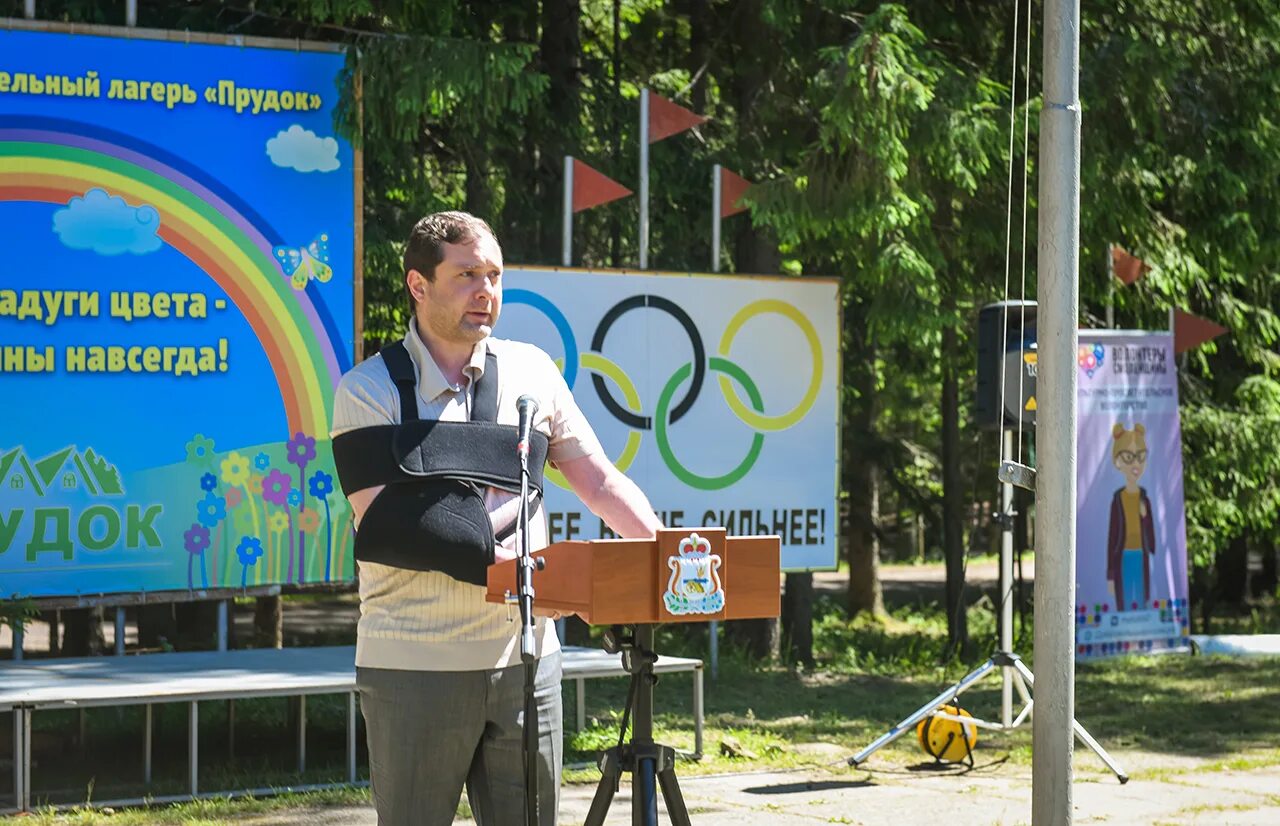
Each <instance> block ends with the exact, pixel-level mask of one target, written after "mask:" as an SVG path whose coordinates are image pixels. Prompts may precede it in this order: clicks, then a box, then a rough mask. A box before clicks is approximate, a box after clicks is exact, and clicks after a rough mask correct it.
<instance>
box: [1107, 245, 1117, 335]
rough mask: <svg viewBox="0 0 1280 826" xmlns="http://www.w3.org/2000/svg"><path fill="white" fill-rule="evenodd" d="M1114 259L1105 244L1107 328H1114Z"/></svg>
mask: <svg viewBox="0 0 1280 826" xmlns="http://www.w3.org/2000/svg"><path fill="white" fill-rule="evenodd" d="M1115 304H1116V259H1115V257H1114V256H1113V255H1112V254H1111V245H1110V244H1107V329H1108V330H1114V329H1115V328H1116V306H1115Z"/></svg>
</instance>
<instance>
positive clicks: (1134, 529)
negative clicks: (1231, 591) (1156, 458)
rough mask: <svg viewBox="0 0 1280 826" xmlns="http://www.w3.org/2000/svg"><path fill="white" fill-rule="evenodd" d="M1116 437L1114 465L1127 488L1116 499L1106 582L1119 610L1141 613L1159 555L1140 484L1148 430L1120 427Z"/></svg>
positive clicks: (1148, 502) (1148, 503)
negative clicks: (1152, 563)
mask: <svg viewBox="0 0 1280 826" xmlns="http://www.w3.org/2000/svg"><path fill="white" fill-rule="evenodd" d="M1111 435H1112V441H1111V462H1112V464H1114V465H1115V467H1116V470H1118V471H1120V473H1121V474H1122V475H1123V476H1124V486H1123V487H1121V488H1119V489H1118V490H1117V491H1116V492H1115V495H1114V496H1112V498H1111V524H1110V528H1109V529H1108V531H1107V581H1108V584H1109V588H1110V593H1111V598H1112V602H1113V604H1114V605H1115V606H1116V609H1117V610H1119V611H1125V610H1136V609H1138V608H1144V607H1146V606H1147V605H1148V604H1149V603H1150V601H1151V561H1152V558H1153V557H1154V556H1155V553H1156V532H1155V523H1154V520H1153V518H1152V511H1151V499H1150V498H1149V497H1148V496H1147V490H1146V488H1143V487H1141V486H1139V484H1138V480H1140V479H1141V478H1142V474H1143V473H1145V472H1146V469H1147V430H1146V428H1145V427H1143V425H1142V424H1141V423H1136V424H1134V426H1133V429H1132V430H1127V429H1126V428H1125V426H1124V425H1123V424H1121V423H1119V422H1117V423H1116V425H1115V427H1114V428H1112V431H1111Z"/></svg>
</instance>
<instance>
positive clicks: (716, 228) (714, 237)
mask: <svg viewBox="0 0 1280 826" xmlns="http://www.w3.org/2000/svg"><path fill="white" fill-rule="evenodd" d="M720 191H721V190H720V164H715V165H714V166H712V167H711V271H712V272H720ZM713 622H714V620H713Z"/></svg>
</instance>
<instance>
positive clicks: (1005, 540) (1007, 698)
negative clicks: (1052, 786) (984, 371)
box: [1000, 345, 1021, 728]
mask: <svg viewBox="0 0 1280 826" xmlns="http://www.w3.org/2000/svg"><path fill="white" fill-rule="evenodd" d="M1019 346H1021V345H1019ZM1019 367H1021V365H1019ZM1000 416H1001V417H1002V418H1003V416H1004V411H1003V410H1002V411H1001V412H1000ZM1002 429H1003V431H1004V435H1003V438H1004V456H1005V459H1006V460H1009V458H1010V457H1012V456H1013V431H1012V430H1010V429H1009V426H1008V424H1007V423H1004V424H1002ZM1012 651H1013V485H1011V484H1009V483H1008V482H1005V483H1003V484H1001V485H1000V653H1002V654H1008V653H1011V652H1012ZM1000 724H1001V725H1003V726H1004V727H1005V728H1010V727H1011V726H1012V725H1013V667H1012V666H1008V665H1006V666H1002V667H1001V669H1000Z"/></svg>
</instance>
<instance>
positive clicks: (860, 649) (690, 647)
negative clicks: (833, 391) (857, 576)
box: [0, 600, 1280, 826]
mask: <svg viewBox="0 0 1280 826" xmlns="http://www.w3.org/2000/svg"><path fill="white" fill-rule="evenodd" d="M968 619H969V628H970V633H971V635H973V637H974V639H975V645H974V646H973V650H972V651H971V652H970V653H969V654H968V655H967V656H964V657H960V658H956V659H952V660H950V661H947V662H943V660H942V655H943V653H944V651H945V648H946V623H945V618H944V617H943V615H942V614H941V612H940V611H938V610H937V608H936V606H928V605H926V606H914V607H912V608H910V609H906V608H902V609H898V610H895V611H894V612H893V613H892V614H891V615H890V616H889V617H887V618H886V619H884V620H880V621H873V620H868V619H858V620H855V621H852V622H851V621H849V620H847V619H846V618H845V617H844V616H843V614H842V612H841V610H840V609H839V607H838V606H836V605H835V604H834V603H832V602H830V601H827V600H823V601H820V603H819V605H818V619H817V620H816V622H815V649H816V654H817V657H818V664H817V667H816V668H814V669H810V670H805V669H799V668H791V667H787V666H766V665H762V664H760V663H757V662H752V661H751V660H749V659H748V658H746V657H745V656H743V655H742V654H741V653H740V652H738V651H737V650H736V649H734V648H733V646H732V644H731V643H730V642H729V641H728V640H727V639H726V640H725V642H724V643H723V644H722V646H721V660H720V666H719V677H718V679H716V680H714V681H713V680H712V679H711V678H710V675H709V674H708V675H707V676H706V703H705V710H706V733H705V743H704V751H705V752H706V754H705V756H704V757H703V759H702V760H701V761H698V762H692V761H682V762H681V764H680V768H679V771H680V773H681V774H682V775H696V774H711V773H723V772H735V771H756V770H763V769H772V770H786V769H799V768H822V767H829V768H833V769H835V770H839V771H844V761H843V757H844V756H846V755H851V754H853V753H855V752H856V751H858V750H860V749H861V748H863V747H865V746H866V745H867V744H868V743H870V742H871V741H872V740H874V739H875V738H876V737H878V736H880V735H881V734H882V733H883V732H884V731H886V730H887V729H888V728H889V726H891V725H892V724H894V723H896V722H898V721H899V720H900V719H902V718H903V717H905V716H906V715H907V714H909V713H910V712H912V711H913V710H915V709H916V708H917V707H918V706H920V705H922V704H924V703H925V702H926V701H928V700H929V699H930V698H932V697H933V696H935V695H936V694H937V693H938V692H939V691H940V690H941V689H942V688H944V687H945V686H947V685H949V684H951V683H953V682H955V681H956V680H958V679H959V678H960V677H962V676H963V675H964V674H966V673H967V672H968V671H969V670H970V669H971V668H972V667H973V666H975V665H976V664H978V663H980V662H982V661H983V660H985V658H986V656H987V651H988V648H989V647H990V644H991V641H992V640H993V639H994V636H995V628H994V623H993V621H992V612H991V610H990V608H989V607H987V606H986V605H985V604H983V603H979V604H978V605H976V606H975V607H973V608H971V609H970V611H969V615H968ZM1250 621H1253V620H1252V619H1251V620H1250ZM1257 621H1259V622H1262V623H1269V622H1271V621H1272V617H1271V615H1270V614H1268V615H1265V616H1260V617H1259V618H1258V620H1257ZM1027 637H1028V638H1029V637H1030V629H1029V628H1028V629H1027ZM656 647H657V648H658V650H659V651H661V652H662V653H667V654H675V655H690V656H701V657H704V658H705V656H706V651H707V637H706V627H705V626H683V627H674V626H669V627H666V628H663V629H661V630H660V632H659V634H658V640H657V644H656ZM1021 653H1022V654H1023V655H1024V657H1026V658H1027V660H1028V662H1029V664H1030V665H1031V666H1032V668H1033V669H1034V652H1032V651H1030V650H1029V645H1027V646H1025V647H1022V648H1021ZM626 692H627V681H626V680H622V679H617V680H589V681H587V707H586V709H585V711H586V715H587V718H588V724H587V727H586V730H585V731H582V732H574V731H567V736H566V750H565V763H566V765H572V764H579V763H587V764H591V767H589V768H585V769H582V768H572V769H570V770H568V771H566V780H567V781H569V782H575V783H591V784H594V783H595V782H596V781H597V780H598V778H599V773H598V771H597V770H596V769H595V768H594V762H595V759H596V756H597V754H598V753H599V751H600V750H602V749H606V748H608V747H610V746H612V745H614V744H616V742H617V739H618V724H619V722H620V717H621V710H622V706H623V704H624V702H625V700H626ZM691 694H692V676H691V675H689V674H672V675H664V676H663V677H662V678H661V681H660V683H659V684H658V685H657V687H656V688H655V712H656V713H655V740H657V741H658V742H661V743H665V744H667V745H671V746H675V747H676V748H679V749H683V750H692V748H693V745H694V730H693V714H692V707H691V706H692V703H691ZM999 695H1000V681H999V678H998V676H996V675H993V676H992V677H991V678H988V679H987V680H986V681H985V682H983V683H981V684H979V686H978V687H977V688H975V689H974V690H972V691H970V692H969V693H967V694H966V695H964V698H963V704H964V706H965V707H966V708H968V709H969V710H971V711H972V712H973V713H975V714H976V715H979V716H984V717H988V718H994V717H996V716H997V715H998V713H999V701H1000V696H999ZM574 698H575V694H574V691H573V686H572V684H567V685H566V687H565V703H564V708H565V720H566V728H567V729H571V728H572V726H573V720H574V719H575V707H574V702H575V699H574ZM156 708H157V712H156V731H157V734H156V757H155V761H156V762H155V765H156V770H157V781H158V782H157V784H156V785H155V786H154V787H152V789H151V790H150V791H151V792H152V793H153V794H165V793H181V791H182V789H183V788H184V784H185V765H186V761H185V742H186V741H185V737H186V716H185V715H186V708H185V706H180V705H179V706H170V707H163V706H157V707H156ZM288 709H289V705H288V703H287V702H286V701H284V700H282V699H274V700H271V699H268V700H255V701H242V702H240V703H237V705H236V716H237V734H236V743H237V746H236V752H237V754H239V755H249V754H253V755H254V757H253V758H248V757H243V756H242V757H241V758H240V759H239V760H237V761H235V762H234V763H228V762H227V761H226V760H225V757H224V756H225V753H226V746H227V743H226V733H225V730H226V725H225V723H226V707H225V704H223V703H206V704H202V706H201V719H202V730H201V754H202V756H201V761H202V772H201V785H202V786H204V787H205V788H214V787H215V785H214V784H217V783H234V782H242V783H244V784H245V785H251V786H269V785H275V786H280V787H283V786H286V785H288V784H291V783H292V784H298V783H301V782H315V781H317V780H329V779H333V778H337V777H341V776H343V774H344V771H343V769H342V767H343V766H344V765H345V758H344V748H345V733H344V730H343V721H344V720H345V700H344V699H343V698H341V697H335V698H311V699H310V700H309V701H308V718H309V721H310V722H309V726H308V753H309V765H311V766H313V768H312V770H311V771H310V772H308V775H307V777H305V778H301V779H300V778H298V777H297V776H296V775H294V774H293V773H292V772H291V771H290V766H291V765H292V761H293V749H294V745H293V744H294V740H293V736H294V735H293V729H292V727H291V726H290V725H289V711H288ZM1076 713H1077V716H1078V718H1079V719H1080V720H1081V722H1082V723H1084V725H1085V726H1086V727H1087V728H1089V730H1090V731H1091V732H1093V733H1094V734H1095V736H1097V737H1098V739H1099V741H1100V742H1102V743H1103V745H1105V746H1106V747H1107V748H1108V749H1110V750H1112V751H1113V752H1116V751H1120V752H1123V751H1125V750H1136V751H1142V752H1148V753H1151V754H1156V755H1159V754H1167V755H1173V756H1179V757H1191V758H1195V761H1194V763H1195V767H1194V768H1187V762H1186V761H1185V760H1180V761H1177V762H1176V763H1175V764H1173V765H1172V766H1171V765H1168V764H1166V765H1163V766H1162V765H1161V764H1160V763H1159V760H1158V759H1156V760H1154V761H1147V762H1149V763H1152V764H1153V765H1150V766H1148V767H1145V768H1143V769H1142V770H1141V771H1136V772H1134V775H1135V776H1138V777H1143V778H1144V779H1150V780H1162V779H1163V780H1173V781H1175V782H1176V779H1177V777H1178V775H1181V774H1186V773H1187V772H1189V771H1249V770H1254V769H1259V768H1263V767H1269V766H1275V765H1280V749H1277V748H1276V743H1278V742H1280V658H1254V659H1244V658H1241V659H1230V658H1222V657H1191V656H1182V655H1166V656H1153V657H1128V658H1121V659H1114V660H1108V661H1101V662H1095V663H1089V664H1084V665H1080V666H1078V667H1077V671H1076ZM139 714H140V712H138V711H137V710H128V709H126V710H124V711H121V712H119V713H118V712H117V711H116V710H114V709H103V710H94V711H91V712H90V713H89V717H88V723H89V727H88V735H89V736H88V743H87V746H88V749H87V753H86V754H84V756H80V754H79V750H78V746H76V744H74V743H71V742H69V741H68V740H66V738H69V737H70V735H71V733H73V732H74V731H75V729H76V718H75V712H40V713H38V714H37V715H35V720H36V725H37V742H38V743H39V744H43V748H45V749H52V750H53V755H52V756H53V760H54V762H46V763H45V764H44V766H43V767H37V770H36V779H37V781H38V782H44V783H48V781H49V778H50V776H51V775H54V776H56V778H57V781H58V785H59V786H61V787H62V788H61V793H62V796H61V797H56V798H53V799H63V800H77V799H79V800H83V799H84V795H85V792H86V790H87V789H88V788H89V787H90V785H91V784H92V786H93V797H94V798H95V799H99V800H102V799H108V798H113V797H123V796H133V795H136V794H140V793H141V792H140V791H138V790H136V789H135V788H134V787H131V786H129V785H128V783H129V782H133V781H136V778H137V777H138V776H139V775H140V773H141V769H140V767H141V756H140V755H141V744H140V742H139V741H140V737H139V736H138V733H139V732H140V731H141V722H140V717H139V716H137V715H139ZM131 715H132V716H131ZM6 725H7V722H6V721H4V720H0V737H5V738H6V740H7V738H8V733H7V729H6ZM728 736H732V737H733V738H734V739H736V740H737V741H738V743H740V745H741V747H742V748H743V749H745V750H747V751H749V752H752V753H754V755H755V756H754V757H750V758H748V757H731V756H727V755H725V754H722V753H721V749H720V746H721V743H722V742H723V740H724V739H725V738H726V737H728ZM57 738H64V742H62V744H61V745H58V742H59V741H58V739H57ZM1030 738H1031V727H1030V726H1029V725H1026V726H1023V727H1022V728H1020V729H1019V730H1017V731H1014V732H1010V733H993V732H987V731H983V732H981V733H980V735H979V745H978V750H979V751H978V755H977V758H978V762H979V763H980V764H982V763H987V762H990V761H993V760H1000V759H1007V760H1008V761H1010V762H1012V763H1014V764H1029V762H1030V754H1031V748H1030ZM814 743H824V744H829V745H828V747H827V748H825V749H824V748H807V749H806V748H797V745H799V744H814ZM924 759H925V758H924V755H923V754H922V753H921V752H920V750H919V748H918V746H917V744H916V742H915V737H914V735H913V734H912V733H908V734H907V735H905V736H903V737H902V738H901V739H899V740H898V741H897V742H896V743H894V744H892V745H891V746H889V747H886V748H885V749H883V750H881V751H879V752H877V753H876V754H875V755H874V756H873V757H872V758H871V759H870V761H869V762H868V763H867V764H866V766H865V768H867V769H870V770H888V771H898V770H901V769H902V767H903V766H904V765H908V764H917V763H920V762H922V761H923V760H924ZM54 765H56V766H57V770H56V771H51V770H50V769H49V768H47V767H48V766H54ZM1077 765H1078V767H1079V770H1080V774H1081V779H1088V778H1090V777H1094V776H1098V777H1101V776H1102V775H1103V774H1104V773H1105V769H1103V768H1102V766H1101V764H1100V763H1098V762H1097V761H1096V760H1095V759H1094V758H1093V755H1092V754H1090V753H1089V752H1088V750H1087V749H1084V748H1078V749H1077ZM131 779H132V780H131ZM6 780H7V778H4V777H0V784H3V783H5V782H6ZM37 791H38V792H44V791H46V789H44V787H38V788H37ZM6 793H7V789H6V788H5V787H3V786H2V785H0V794H6ZM367 800H368V792H367V791H365V790H338V791H334V792H322V793H309V794H302V795H286V796H282V797H276V798H268V799H258V800H253V799H249V800H237V801H227V800H215V801H198V802H192V803H186V804H181V805H177V806H168V807H162V808H157V809H155V810H151V811H145V810H131V811H124V812H117V813H115V814H114V815H110V816H107V815H102V814H96V813H94V812H92V811H87V810H82V811H77V812H71V813H67V814H63V815H56V816H55V815H53V814H51V813H48V812H43V813H40V814H38V815H36V816H35V817H34V818H24V819H11V820H6V819H0V824H3V826H29V824H96V823H104V824H124V825H125V826H130V825H131V824H139V825H141V824H147V826H150V824H160V823H184V824H188V823H189V824H200V823H217V822H228V821H231V820H234V819H236V818H243V817H250V816H256V815H258V814H262V813H269V812H270V811H273V810H277V809H296V808H300V807H305V806H310V805H324V806H333V805H348V804H356V805H361V804H364V803H366V802H367ZM95 818H96V819H95Z"/></svg>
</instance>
